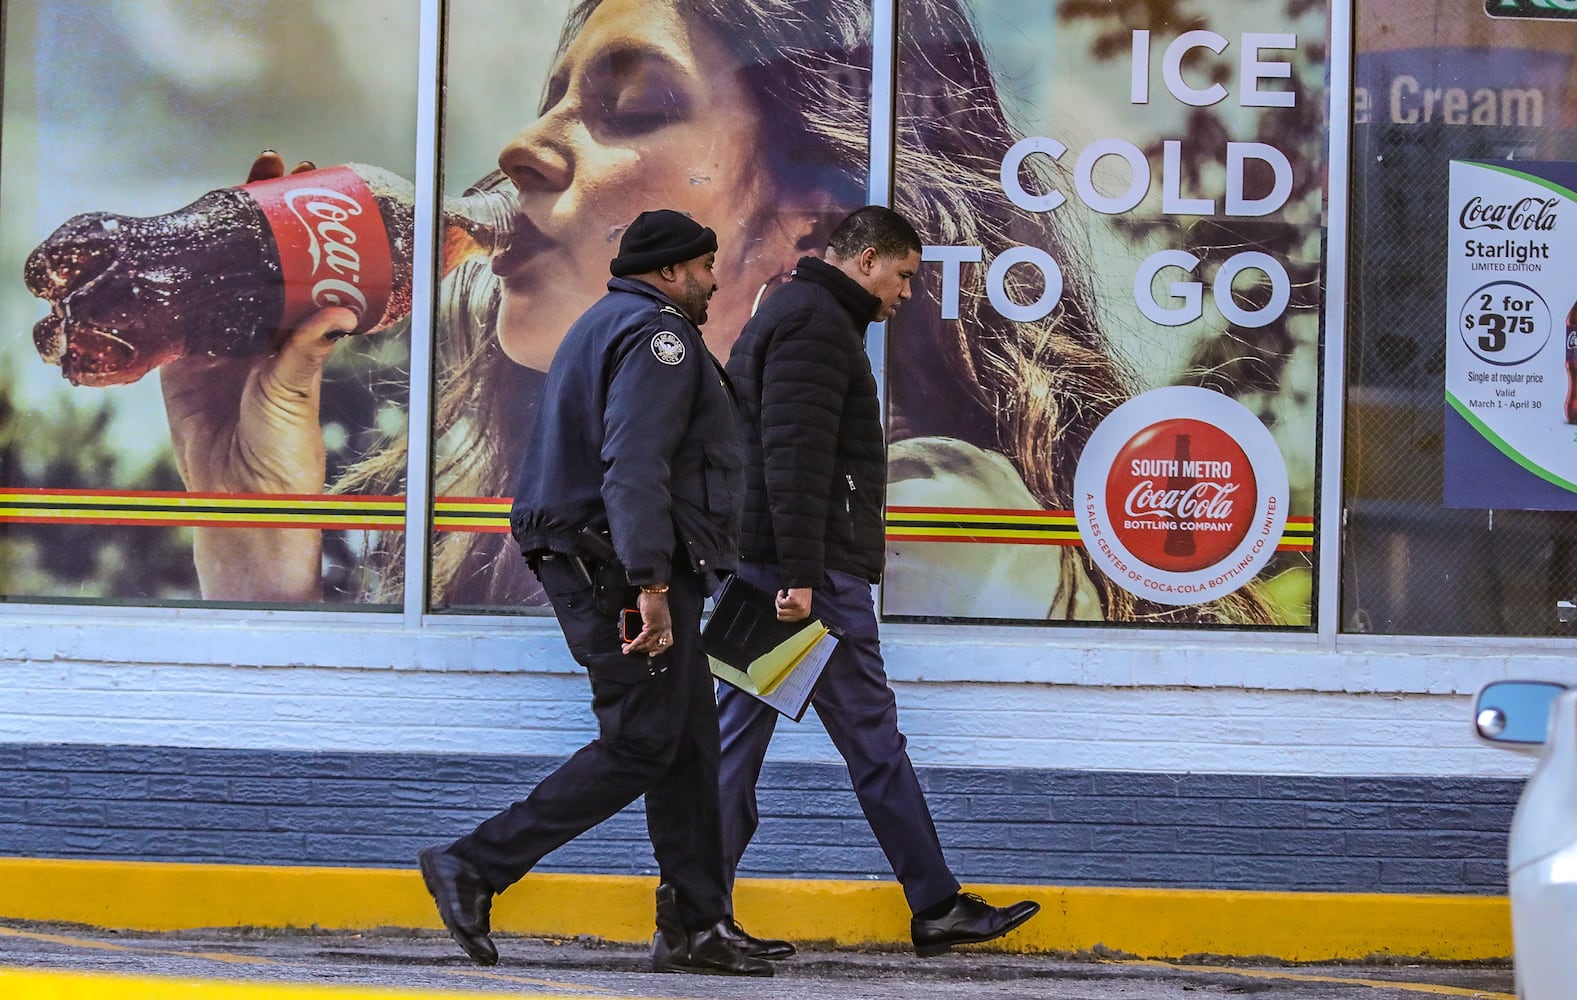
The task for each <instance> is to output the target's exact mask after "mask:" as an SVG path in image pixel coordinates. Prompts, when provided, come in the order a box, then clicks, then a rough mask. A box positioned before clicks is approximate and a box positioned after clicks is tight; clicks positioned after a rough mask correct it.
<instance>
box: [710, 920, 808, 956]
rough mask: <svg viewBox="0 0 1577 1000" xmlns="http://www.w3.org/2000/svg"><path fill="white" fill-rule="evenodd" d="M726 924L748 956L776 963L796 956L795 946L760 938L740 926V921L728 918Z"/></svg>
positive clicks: (774, 939) (779, 939)
mask: <svg viewBox="0 0 1577 1000" xmlns="http://www.w3.org/2000/svg"><path fill="white" fill-rule="evenodd" d="M724 922H725V923H726V924H728V930H729V933H730V934H732V935H733V936H734V937H735V938H737V939H738V940H739V941H740V943H741V944H742V945H743V947H744V949H745V954H747V955H751V956H753V957H755V958H765V959H769V960H771V961H773V962H776V961H778V960H780V959H784V958H788V957H790V956H792V955H793V954H794V946H793V945H792V944H789V943H788V942H787V941H784V940H783V939H781V938H758V937H756V936H755V935H754V934H752V933H750V932H749V931H747V930H745V929H744V928H743V927H741V926H739V921H737V920H735V919H734V918H733V917H728V918H727V919H726V920H725V921H724Z"/></svg>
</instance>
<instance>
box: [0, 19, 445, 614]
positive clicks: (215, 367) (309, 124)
mask: <svg viewBox="0 0 1577 1000" xmlns="http://www.w3.org/2000/svg"><path fill="white" fill-rule="evenodd" d="M418 7H419V4H418V3H417V2H416V0H399V2H389V0H277V2H274V3H267V4H230V3H217V2H203V0H186V2H161V3H147V2H142V0H36V2H32V3H27V4H7V5H6V11H5V36H4V41H5V48H4V53H3V55H4V71H5V87H4V109H3V119H0V134H3V157H0V276H3V280H4V282H5V293H4V294H3V295H0V310H3V316H4V330H5V336H4V337H3V338H0V442H3V449H0V587H3V590H4V593H5V595H6V596H8V597H12V598H18V597H20V598H27V599H42V600H62V601H73V602H102V603H111V604H169V603H174V604H184V603H217V604H247V605H253V604H262V605H274V606H297V605H301V606H324V605H332V606H336V607H347V608H369V609H379V608H386V607H389V606H398V604H399V601H400V596H399V595H400V592H401V590H402V581H401V578H400V572H401V566H400V565H399V563H398V561H397V560H389V559H380V558H379V557H378V555H377V553H379V552H380V551H386V550H387V548H388V546H387V545H386V544H385V543H384V541H383V540H384V539H387V538H389V537H398V535H399V534H400V528H401V527H402V525H403V520H404V499H403V493H404V488H403V483H404V478H405V470H404V466H403V462H402V461H399V460H396V459H395V456H398V455H403V453H404V451H405V434H406V414H407V407H408V385H409V379H408V374H407V372H408V368H409V337H408V330H407V324H406V323H405V314H406V313H408V312H409V295H408V291H405V290H408V288H409V285H410V271H411V247H410V245H409V233H408V232H404V231H402V227H403V226H407V225H408V224H407V223H406V221H405V216H406V214H407V212H406V210H407V209H408V208H409V204H410V194H409V181H408V180H406V178H409V177H411V176H412V174H413V169H414V165H415V162H416V146H417V137H416V135H415V133H414V130H413V128H412V123H413V121H414V120H415V116H416V107H417V101H416V92H417V83H416V77H417V65H418V60H417V57H418V42H417V38H418V24H419V10H418ZM374 53H375V54H376V55H375V57H374V56H373V54H374ZM344 164H359V165H361V166H360V167H359V168H352V167H345V166H342V165H344ZM374 164H375V165H376V167H372V166H367V165H374ZM312 166H318V167H321V168H332V169H320V170H316V171H313V170H310V168H311V167H312ZM298 169H299V170H300V172H299V173H293V172H294V171H297V170H298ZM249 181H251V182H255V183H252V184H248V182H249ZM243 185H247V186H246V188H245V189H244V190H243V189H242V186H243ZM402 186H403V188H404V191H403V192H402V191H401V188H402ZM402 202H403V204H402ZM328 307H333V308H328ZM319 313H327V314H329V316H330V317H331V319H330V320H329V321H328V322H326V323H317V324H313V323H311V322H307V320H306V317H310V316H314V315H317V314H319ZM352 334H354V335H352Z"/></svg>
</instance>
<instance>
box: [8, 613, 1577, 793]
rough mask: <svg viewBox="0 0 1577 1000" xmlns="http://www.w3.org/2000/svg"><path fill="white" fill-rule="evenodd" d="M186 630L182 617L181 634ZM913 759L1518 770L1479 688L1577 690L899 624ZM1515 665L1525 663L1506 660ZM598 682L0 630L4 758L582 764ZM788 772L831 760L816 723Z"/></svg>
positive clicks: (174, 641)
mask: <svg viewBox="0 0 1577 1000" xmlns="http://www.w3.org/2000/svg"><path fill="white" fill-rule="evenodd" d="M172 619H174V620H172ZM884 636H885V650H886V655H887V659H888V664H889V670H890V673H891V675H892V677H893V678H894V681H895V684H896V687H897V689H898V699H899V709H900V719H901V724H902V726H903V729H904V731H905V732H906V734H907V735H908V737H909V740H910V747H911V753H912V755H913V757H914V759H915V760H916V762H917V763H920V764H936V765H955V766H966V767H982V766H991V767H1041V768H1047V767H1049V768H1071V769H1095V770H1124V771H1130V770H1131V771H1162V772H1176V773H1181V772H1217V773H1235V772H1247V773H1263V774H1317V775H1362V774H1399V775H1432V774H1457V775H1476V776H1484V777H1503V776H1522V775H1525V774H1526V773H1527V772H1528V769H1529V766H1530V761H1529V759H1528V758H1526V757H1523V756H1519V755H1517V754H1512V753H1507V752H1504V751H1500V750H1494V749H1488V748H1484V747H1481V746H1479V745H1477V744H1476V742H1475V741H1474V739H1473V736H1472V732H1471V728H1470V719H1469V711H1470V704H1471V697H1472V694H1473V692H1476V691H1477V689H1478V688H1479V686H1481V685H1482V684H1484V683H1487V682H1488V681H1490V680H1494V679H1498V678H1504V677H1547V678H1554V679H1559V680H1566V681H1573V682H1577V667H1574V665H1573V664H1572V663H1571V661H1570V659H1569V657H1567V656H1565V655H1563V654H1564V648H1563V644H1554V643H1521V644H1507V643H1482V644H1476V645H1475V644H1468V645H1464V646H1461V647H1459V648H1455V649H1442V648H1436V646H1435V644H1431V643H1427V642H1417V643H1406V642H1386V643H1374V644H1371V645H1369V646H1367V647H1359V648H1353V649H1350V650H1349V649H1345V648H1344V649H1341V650H1328V649H1321V648H1319V647H1318V644H1317V642H1316V641H1315V639H1314V638H1313V637H1273V638H1266V637H1259V636H1243V635H1235V636H1221V635H1211V636H1202V637H1192V636H1190V637H1178V636H1176V635H1168V636H1166V637H1164V638H1163V637H1162V636H1160V635H1159V634H1158V633H1148V634H1145V633H1130V634H1121V633H1114V632H1111V631H1099V632H1097V631H1078V632H1073V631H1067V630H1056V631H1053V630H1048V629H1041V630H1036V629H1003V628H969V627H956V626H955V627H935V626H932V627H918V626H891V627H889V628H887V629H886V631H885V632H884ZM1508 649H1510V650H1511V651H1508ZM585 695H586V689H585V682H584V680H583V678H582V677H581V675H580V673H579V671H578V669H577V668H576V667H575V666H574V664H573V663H572V662H571V661H570V660H569V657H568V655H567V653H566V652H565V651H564V648H563V643H562V640H561V639H560V638H559V635H558V633H557V630H556V628H555V627H554V626H553V624H552V622H551V621H550V620H531V621H520V620H512V621H501V620H497V619H476V620H465V621H439V622H437V623H435V624H429V625H428V626H427V627H426V628H424V629H422V630H420V631H416V630H411V629H406V628H405V627H404V626H403V623H402V622H401V620H400V619H398V618H381V617H380V618H372V617H371V616H342V617H340V618H337V619H335V620H334V621H332V622H325V621H324V620H323V619H321V618H303V617H301V616H294V617H292V616H289V615H267V614H265V615H260V616H254V617H252V618H249V619H241V618H216V617H214V616H212V615H208V614H201V613H197V614H193V613H183V612H173V613H172V612H162V613H160V614H157V615H155V614H147V615H133V616H131V617H130V618H108V617H106V618H104V619H103V620H99V621H93V620H85V619H84V618H83V616H82V615H81V614H80V612H78V611H77V610H76V609H73V612H72V613H69V614H67V613H60V614H54V613H43V614H39V615H36V616H30V617H21V616H18V615H16V614H13V613H7V614H6V616H5V617H4V618H3V619H0V742H51V743H55V742H58V743H83V742H86V743H126V744H148V745H165V746H213V747H234V748H245V749H337V750H368V751H401V750H409V751H439V752H453V753H508V754H550V755H558V754H566V753H568V752H569V751H571V750H573V749H575V748H576V747H578V746H579V745H580V744H581V743H583V742H584V741H585V740H586V739H587V738H589V736H590V735H591V732H592V729H591V719H590V712H589V710H588V709H587V707H586V704H585ZM778 732H779V736H778V738H777V740H776V741H775V743H774V747H773V757H774V758H775V759H779V760H823V761H831V760H836V759H837V756H836V753H835V752H834V750H833V748H832V746H831V744H830V743H829V742H828V741H827V739H826V736H825V734H823V733H822V731H821V729H820V727H819V726H818V725H817V724H816V723H815V721H814V719H811V718H807V721H806V722H805V723H803V724H801V725H795V724H793V723H790V722H784V723H782V724H781V725H780V726H779V730H778Z"/></svg>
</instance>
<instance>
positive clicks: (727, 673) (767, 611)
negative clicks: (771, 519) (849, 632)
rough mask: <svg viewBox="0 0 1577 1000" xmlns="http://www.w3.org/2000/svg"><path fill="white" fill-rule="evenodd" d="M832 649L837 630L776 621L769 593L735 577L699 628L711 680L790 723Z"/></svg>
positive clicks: (802, 712) (799, 714) (807, 698)
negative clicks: (730, 688)
mask: <svg viewBox="0 0 1577 1000" xmlns="http://www.w3.org/2000/svg"><path fill="white" fill-rule="evenodd" d="M837 645H838V632H837V630H836V629H834V628H832V627H830V626H828V625H826V624H824V623H822V622H821V621H819V620H817V619H814V618H811V619H807V620H805V621H800V622H780V621H778V617H777V606H776V604H775V603H774V602H773V598H772V595H771V594H768V593H767V592H766V591H764V590H761V589H759V588H757V587H753V586H751V585H750V584H748V583H746V582H745V581H743V580H741V579H739V578H738V577H737V576H736V577H732V578H730V579H729V581H728V582H727V583H725V584H723V589H722V591H721V592H720V593H719V594H718V595H717V604H716V606H715V607H714V608H713V609H712V616H711V617H710V618H709V619H707V622H706V627H705V628H703V629H702V630H701V649H702V650H703V651H705V653H706V655H707V659H708V660H710V661H711V665H712V676H714V677H716V678H717V679H718V680H721V681H723V682H725V683H727V684H732V685H733V686H734V687H736V688H739V690H741V691H743V692H745V693H746V694H748V695H751V696H753V697H755V698H758V699H760V700H761V701H762V702H764V703H766V704H767V705H770V706H771V707H772V708H774V709H776V710H777V711H779V712H781V713H783V714H784V715H786V716H788V717H789V718H791V719H793V720H794V721H795V722H798V721H799V720H800V719H801V718H803V717H804V715H805V708H806V706H807V705H809V704H810V699H811V697H812V696H814V695H815V693H816V685H817V684H818V683H819V682H820V681H821V673H822V669H823V668H824V667H826V665H827V658H828V657H829V656H831V655H832V651H833V650H834V649H835V648H837Z"/></svg>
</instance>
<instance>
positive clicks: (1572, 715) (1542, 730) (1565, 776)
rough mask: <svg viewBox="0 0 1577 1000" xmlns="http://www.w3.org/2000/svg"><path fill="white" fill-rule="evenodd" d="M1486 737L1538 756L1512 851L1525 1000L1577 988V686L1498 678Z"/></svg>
mask: <svg viewBox="0 0 1577 1000" xmlns="http://www.w3.org/2000/svg"><path fill="white" fill-rule="evenodd" d="M1473 718H1474V722H1475V725H1476V728H1477V730H1478V735H1479V738H1480V739H1483V740H1485V741H1486V742H1489V743H1492V744H1494V745H1495V746H1499V747H1505V748H1508V749H1512V750H1521V751H1524V752H1528V753H1534V754H1538V757H1539V762H1538V765H1537V766H1536V767H1535V768H1534V770H1533V775H1532V777H1530V778H1529V779H1528V784H1527V785H1526V787H1524V788H1523V790H1522V797H1521V799H1519V800H1518V802H1517V811H1516V812H1515V813H1514V814H1513V815H1512V819H1511V844H1510V848H1509V850H1508V852H1507V853H1508V855H1509V857H1508V861H1507V867H1508V874H1509V876H1510V877H1509V891H1510V894H1511V937H1512V946H1513V948H1514V950H1515V955H1514V956H1513V959H1512V961H1513V965H1514V967H1515V969H1516V975H1517V996H1518V997H1520V998H1521V1000H1570V998H1571V997H1572V996H1573V995H1574V991H1577V688H1573V689H1570V690H1568V689H1567V687H1566V686H1565V685H1564V684H1552V683H1548V682H1544V681H1498V682H1496V683H1494V684H1490V685H1488V686H1487V687H1485V688H1484V690H1482V691H1480V692H1479V695H1478V704H1477V706H1476V707H1475V709H1474V713H1473Z"/></svg>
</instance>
